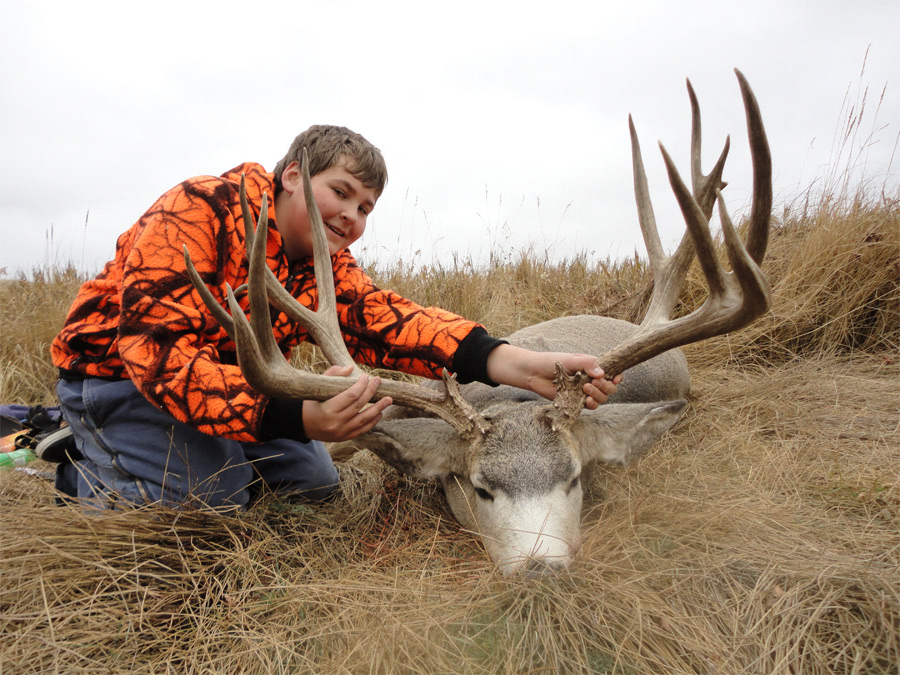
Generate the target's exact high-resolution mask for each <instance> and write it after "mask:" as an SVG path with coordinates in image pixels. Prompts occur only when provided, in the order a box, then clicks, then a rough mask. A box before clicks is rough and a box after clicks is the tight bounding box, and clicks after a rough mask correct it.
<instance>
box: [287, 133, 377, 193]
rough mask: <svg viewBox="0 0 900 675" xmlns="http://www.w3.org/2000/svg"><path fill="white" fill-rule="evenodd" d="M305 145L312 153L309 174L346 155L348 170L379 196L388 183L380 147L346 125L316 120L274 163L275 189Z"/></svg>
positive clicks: (308, 151) (314, 173) (300, 155)
mask: <svg viewBox="0 0 900 675" xmlns="http://www.w3.org/2000/svg"><path fill="white" fill-rule="evenodd" d="M303 148H306V152H307V153H308V155H309V175H310V177H312V176H315V175H316V174H317V173H322V172H323V171H327V170H328V169H330V168H331V167H333V166H336V165H337V164H338V162H339V161H340V160H341V159H342V158H345V159H346V160H347V171H349V172H350V173H351V174H353V175H354V176H356V177H357V178H358V179H359V180H360V182H361V183H362V184H363V185H365V186H366V187H367V188H371V189H373V190H375V196H376V197H380V196H381V193H382V192H383V191H384V186H385V185H386V184H387V166H386V165H385V163H384V157H382V156H381V150H379V149H378V148H376V147H375V146H374V145H372V144H371V143H369V141H367V140H366V139H365V138H363V137H362V136H360V135H359V134H357V133H354V132H353V131H350V129H348V128H347V127H335V126H331V125H328V124H315V125H313V126H311V127H310V128H309V129H307V130H306V131H304V132H303V133H301V134H300V135H299V136H297V138H295V139H294V142H293V143H291V147H290V149H289V150H288V151H287V154H286V155H285V156H284V157H282V158H281V160H280V161H279V162H278V164H276V165H275V192H276V194H277V193H279V192H281V190H282V185H281V174H282V173H284V170H285V169H286V168H287V166H288V164H290V163H291V162H294V161H296V162H300V161H301V157H302V156H303Z"/></svg>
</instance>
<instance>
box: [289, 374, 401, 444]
mask: <svg viewBox="0 0 900 675" xmlns="http://www.w3.org/2000/svg"><path fill="white" fill-rule="evenodd" d="M351 372H353V367H352V366H332V367H331V368H329V369H328V370H326V371H325V373H324V374H325V375H336V376H347V375H349V374H350V373H351ZM380 384H381V378H378V377H371V376H369V375H362V376H360V378H359V379H358V380H357V381H356V382H354V383H353V384H352V385H350V386H349V387H348V388H347V389H346V390H344V391H342V392H341V393H340V394H338V395H337V396H333V397H332V398H330V399H328V400H327V401H321V402H319V401H304V402H303V429H304V431H305V432H306V436H307V438H310V439H312V440H316V441H325V442H326V443H328V442H337V441H349V440H350V439H351V438H356V437H357V436H360V435H362V434H364V433H366V432H367V431H371V430H372V427H374V426H375V425H376V424H378V422H379V421H381V414H382V413H383V412H384V409H385V408H387V407H388V406H389V405H390V404H391V399H390V398H388V397H385V398H383V399H381V400H380V401H376V402H375V403H373V404H372V405H368V403H369V401H371V400H372V397H373V396H374V395H375V390H376V389H378V386H379V385H380ZM367 406H368V407H367Z"/></svg>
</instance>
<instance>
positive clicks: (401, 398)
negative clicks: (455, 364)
mask: <svg viewBox="0 0 900 675" xmlns="http://www.w3.org/2000/svg"><path fill="white" fill-rule="evenodd" d="M302 159H303V161H302V170H303V190H304V194H305V197H306V207H307V211H308V213H309V220H310V229H311V232H312V240H313V260H314V269H315V276H316V283H317V284H318V288H319V308H318V310H317V311H315V312H313V311H312V310H310V309H308V308H307V307H304V306H303V305H301V304H300V303H299V302H297V300H296V299H294V298H293V297H292V296H291V295H290V293H288V291H287V290H286V289H285V288H284V287H283V286H281V284H280V283H279V282H278V280H277V278H276V277H275V275H274V273H273V272H272V271H271V270H270V269H269V268H268V266H267V265H266V237H267V231H268V198H267V196H266V195H265V194H264V195H263V198H262V207H261V209H260V214H259V220H258V222H257V226H256V231H255V232H254V231H253V221H252V218H251V216H250V213H249V209H247V208H243V209H242V213H243V218H244V226H245V229H246V231H247V233H248V234H247V236H248V241H249V240H250V236H251V233H252V237H253V243H252V245H250V246H248V257H249V263H250V271H249V275H248V281H247V292H248V295H249V299H250V319H249V321H248V319H247V317H246V316H245V315H244V312H243V310H242V309H241V307H240V305H239V304H238V302H237V299H236V298H235V294H234V292H233V291H232V289H231V287H230V286H229V287H228V289H227V292H228V305H229V308H230V310H231V315H230V316H229V315H228V313H227V312H226V311H225V310H224V309H223V308H222V307H221V306H220V305H219V303H218V302H216V300H215V297H214V296H213V295H212V293H211V292H210V291H209V289H208V288H207V287H206V285H205V284H204V283H203V282H202V280H201V278H200V275H199V274H198V273H197V271H196V269H195V268H194V265H193V262H192V261H191V257H190V254H189V253H188V250H187V247H185V249H184V256H185V263H186V265H187V268H188V274H189V275H190V277H191V281H192V282H193V284H194V286H195V287H196V288H197V291H198V292H199V293H200V295H201V297H202V298H203V301H204V303H205V304H206V306H207V307H208V308H209V310H210V312H211V313H212V314H213V316H214V317H215V318H216V320H217V321H218V322H219V324H221V325H222V327H223V328H224V329H225V330H226V332H228V334H229V336H231V337H232V339H233V340H234V342H235V345H236V346H237V354H238V364H239V365H240V368H241V372H242V373H243V375H244V377H245V378H246V379H247V382H248V383H249V384H250V386H252V387H253V388H254V389H256V390H257V391H259V392H261V393H263V394H265V395H267V396H272V397H278V398H286V399H295V400H315V401H324V400H326V399H329V398H331V397H333V396H336V395H337V394H339V393H341V392H343V391H344V390H346V389H347V387H349V386H350V385H351V384H353V382H354V381H355V380H356V378H357V377H359V375H360V374H361V371H360V370H359V368H358V367H357V366H356V364H355V363H354V362H353V359H352V357H351V356H350V353H349V352H348V351H347V346H346V345H345V344H344V341H343V338H342V337H341V333H340V325H339V323H338V317H337V301H336V298H335V291H334V277H333V272H332V269H331V256H330V255H329V251H328V244H327V242H326V240H325V225H324V223H323V222H322V217H321V214H320V213H319V209H318V207H317V206H316V202H315V199H314V198H313V191H312V185H311V184H310V178H309V167H308V160H307V155H306V150H305V149H304V151H303V158H302ZM241 200H242V204H244V203H246V189H245V187H244V183H243V181H241ZM273 282H274V283H273ZM270 299H271V301H272V304H273V305H275V306H276V307H278V308H279V309H281V310H282V311H284V312H285V313H286V314H288V316H290V317H291V318H292V319H294V320H295V321H297V322H298V323H300V324H301V325H302V326H304V327H305V328H306V329H307V330H308V331H309V334H310V336H312V338H313V339H314V340H315V342H316V344H318V345H319V347H320V348H321V349H322V351H323V353H324V354H325V356H326V358H327V359H328V361H329V362H330V363H331V364H332V365H353V366H354V373H353V374H351V375H350V376H348V377H334V376H326V375H318V374H316V373H311V372H308V371H303V370H298V369H296V368H293V367H292V366H291V365H290V364H289V363H288V362H287V360H286V359H285V358H284V355H283V354H282V353H281V350H280V349H279V348H278V345H277V343H276V342H275V337H274V335H273V333H272V325H271V319H270V316H269V306H268V305H269V300H270ZM443 381H444V391H443V392H440V391H436V390H433V389H429V388H427V387H422V386H419V385H415V384H410V383H407V382H397V381H393V380H382V383H381V386H379V388H378V390H377V391H376V392H375V398H381V397H383V396H390V397H391V398H392V399H393V400H394V402H395V403H399V404H400V405H405V406H409V407H413V408H416V409H418V410H422V411H423V412H427V413H430V414H433V415H435V416H437V417H439V418H441V419H443V420H444V421H445V422H447V423H448V424H450V425H451V426H453V427H454V428H455V429H456V430H457V431H458V432H459V433H460V434H461V435H462V436H464V437H466V438H469V439H475V438H477V437H479V436H481V435H483V434H484V433H485V432H486V431H487V430H488V428H489V427H490V425H489V423H488V421H487V420H486V419H485V418H484V417H482V416H481V414H479V413H478V412H477V411H476V410H475V409H474V408H473V407H472V406H471V405H470V404H469V403H468V402H466V401H465V400H464V399H463V398H462V396H461V395H460V393H459V385H458V384H457V383H456V380H455V379H454V378H453V377H452V376H451V375H450V374H449V373H448V372H447V371H446V370H444V371H443Z"/></svg>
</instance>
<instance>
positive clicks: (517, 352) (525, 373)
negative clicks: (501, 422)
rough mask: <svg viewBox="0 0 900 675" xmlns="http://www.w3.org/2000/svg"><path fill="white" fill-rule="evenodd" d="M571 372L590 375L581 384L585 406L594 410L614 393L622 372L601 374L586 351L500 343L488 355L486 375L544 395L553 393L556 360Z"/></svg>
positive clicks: (548, 397)
mask: <svg viewBox="0 0 900 675" xmlns="http://www.w3.org/2000/svg"><path fill="white" fill-rule="evenodd" d="M557 363H561V364H562V365H563V367H564V368H565V369H566V370H567V371H569V372H571V373H573V372H575V371H578V370H582V371H584V372H585V373H587V374H588V375H590V376H591V377H592V378H593V379H592V380H591V381H590V382H588V383H586V384H585V385H584V393H585V396H587V398H586V399H585V401H584V407H585V408H588V409H590V410H595V409H596V408H597V407H598V406H600V405H602V404H603V403H606V401H607V399H609V397H610V396H612V395H613V394H614V393H616V389H617V387H618V385H619V383H620V382H621V381H622V376H621V375H616V376H615V377H614V378H613V379H612V380H607V379H606V378H605V377H604V373H603V370H602V369H600V368H599V367H597V357H595V356H590V355H589V354H570V353H568V352H533V351H531V350H529V349H522V348H521V347H514V346H513V345H500V346H499V347H497V348H496V349H494V350H493V351H492V352H491V353H490V355H489V356H488V362H487V369H488V377H490V378H491V379H492V380H493V381H494V382H497V383H498V384H509V385H512V386H514V387H520V388H522V389H528V390H530V391H533V392H534V393H536V394H540V395H541V396H543V397H544V398H547V399H551V400H552V399H553V398H554V397H555V396H556V385H555V384H553V378H555V377H556V364H557Z"/></svg>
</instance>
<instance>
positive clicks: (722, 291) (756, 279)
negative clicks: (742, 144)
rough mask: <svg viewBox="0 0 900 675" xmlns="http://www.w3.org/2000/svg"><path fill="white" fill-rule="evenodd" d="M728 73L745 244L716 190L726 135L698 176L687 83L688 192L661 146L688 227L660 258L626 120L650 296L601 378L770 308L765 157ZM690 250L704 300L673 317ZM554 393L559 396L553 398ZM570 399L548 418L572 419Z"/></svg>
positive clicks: (755, 111) (759, 127)
mask: <svg viewBox="0 0 900 675" xmlns="http://www.w3.org/2000/svg"><path fill="white" fill-rule="evenodd" d="M735 74H736V75H737V78H738V82H739V84H740V88H741V95H742V97H743V99H744V109H745V111H746V115H747V132H748V135H749V138H750V154H751V159H752V162H753V197H752V203H751V211H750V222H749V227H748V234H747V244H746V246H745V245H744V244H743V243H742V242H741V239H740V237H739V236H738V234H737V232H736V231H735V228H734V226H733V225H732V223H731V219H730V218H729V217H728V213H727V211H726V209H725V202H724V200H723V199H722V194H721V190H722V189H723V188H724V187H725V185H726V184H725V183H724V182H723V181H722V169H723V167H724V164H725V158H726V156H727V154H728V148H729V143H730V140H729V139H726V141H725V147H724V149H723V150H722V154H721V155H720V156H719V159H718V161H717V162H716V164H715V166H714V167H713V169H712V170H711V171H710V172H709V174H707V175H705V176H704V175H703V174H702V172H701V169H700V139H701V132H700V107H699V105H698V103H697V97H696V95H695V94H694V90H693V87H691V83H690V81H688V83H687V86H688V95H689V96H690V99H691V110H692V124H691V183H692V187H693V194H692V193H691V191H690V190H688V188H687V187H686V186H685V184H684V182H683V181H682V180H681V177H680V175H679V174H678V171H677V170H676V168H675V165H674V163H673V162H672V159H671V158H670V157H669V154H668V153H667V152H666V150H665V148H663V147H662V144H660V149H661V150H662V154H663V160H664V161H665V164H666V169H667V171H668V174H669V182H670V183H671V185H672V189H673V191H674V192H675V196H676V198H677V200H678V203H679V206H680V207H681V211H682V214H683V216H684V219H685V223H686V224H687V231H686V232H685V235H684V237H683V238H682V240H681V243H680V244H679V246H678V248H677V249H676V251H675V253H673V254H672V256H670V257H666V255H665V254H664V253H663V249H662V244H661V243H660V239H659V234H658V232H657V229H656V219H655V217H654V215H653V206H652V205H651V203H650V196H649V190H648V187H647V177H646V174H645V172H644V164H643V160H642V159H641V149H640V144H639V143H638V138H637V132H636V131H635V128H634V123H633V122H632V120H631V117H630V116H629V118H628V126H629V129H630V131H631V145H632V161H633V164H634V192H635V200H636V202H637V207H638V219H639V221H640V225H641V231H642V233H643V236H644V243H645V244H646V246H647V254H648V256H649V258H650V269H651V272H652V274H653V295H652V297H651V299H650V305H649V307H648V309H647V313H646V314H645V315H644V319H643V321H642V322H641V325H640V328H639V329H638V331H637V332H636V333H635V334H634V335H632V336H631V337H630V338H629V339H627V340H625V341H624V342H622V343H621V344H619V345H617V346H616V347H614V348H613V349H611V350H610V351H608V352H606V353H605V354H603V355H602V356H601V357H600V358H599V359H598V365H599V366H600V367H601V368H602V369H603V370H604V372H605V373H606V375H607V377H610V378H611V377H613V376H614V375H617V374H618V373H622V372H624V371H625V370H627V369H628V368H631V367H632V366H635V365H637V364H638V363H642V362H643V361H646V360H648V359H651V358H653V357H654V356H656V355H658V354H661V353H663V352H665V351H668V350H669V349H673V348H675V347H680V346H683V345H686V344H689V343H691V342H698V341H700V340H705V339H707V338H710V337H713V336H715V335H722V334H723V333H729V332H731V331H735V330H737V329H739V328H742V327H744V326H746V325H748V324H749V323H751V322H752V321H754V320H755V319H756V318H758V317H759V316H761V315H762V314H764V313H765V312H766V311H767V310H768V308H769V305H770V303H771V300H770V292H769V284H768V282H767V281H766V278H765V277H764V276H763V274H762V272H761V271H760V269H759V264H760V263H761V262H762V260H763V257H764V256H765V253H766V245H767V242H768V233H769V216H770V215H771V212H772V158H771V154H770V153H769V144H768V141H767V140H766V132H765V129H764V128H763V123H762V116H761V115H760V112H759V105H758V104H757V102H756V97H755V96H754V94H753V91H752V90H751V89H750V85H749V84H748V83H747V80H746V78H745V77H744V76H743V74H742V73H741V72H740V71H739V70H735ZM716 201H718V205H719V216H720V219H721V222H722V233H723V236H724V240H725V250H726V252H727V255H728V260H729V262H730V263H731V268H732V272H730V273H728V272H725V271H724V270H723V269H722V267H721V265H720V264H719V260H718V258H717V256H716V252H715V249H714V246H713V240H712V235H711V234H710V232H709V218H710V216H711V214H712V208H713V204H714V203H715V202H716ZM695 253H696V255H697V258H698V259H699V261H700V266H701V268H702V270H703V274H704V276H705V278H706V283H707V285H708V287H709V297H708V298H707V300H706V302H705V303H704V304H703V305H702V306H700V307H699V308H697V309H695V310H694V311H693V312H691V313H690V314H688V315H687V316H683V317H680V318H677V319H672V318H671V315H672V311H673V309H674V308H675V303H676V301H677V299H678V294H679V292H680V291H681V287H682V284H683V283H684V278H685V276H686V275H687V272H688V270H689V269H690V266H691V263H692V261H693V259H694V254H695ZM587 379H588V378H587V377H586V376H583V377H581V378H576V379H574V380H571V383H569V384H562V379H560V382H561V384H559V385H558V389H559V390H560V391H561V390H562V388H563V387H568V388H572V387H574V388H578V389H580V388H581V386H583V383H584V382H585V381H587ZM558 398H562V397H561V396H559V395H558ZM576 398H577V400H572V397H568V401H569V402H567V403H560V404H558V405H557V406H556V407H557V411H556V413H555V416H556V417H557V418H558V419H574V416H575V415H576V414H577V412H579V411H580V409H581V406H582V405H583V404H584V397H583V396H581V397H576Z"/></svg>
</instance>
